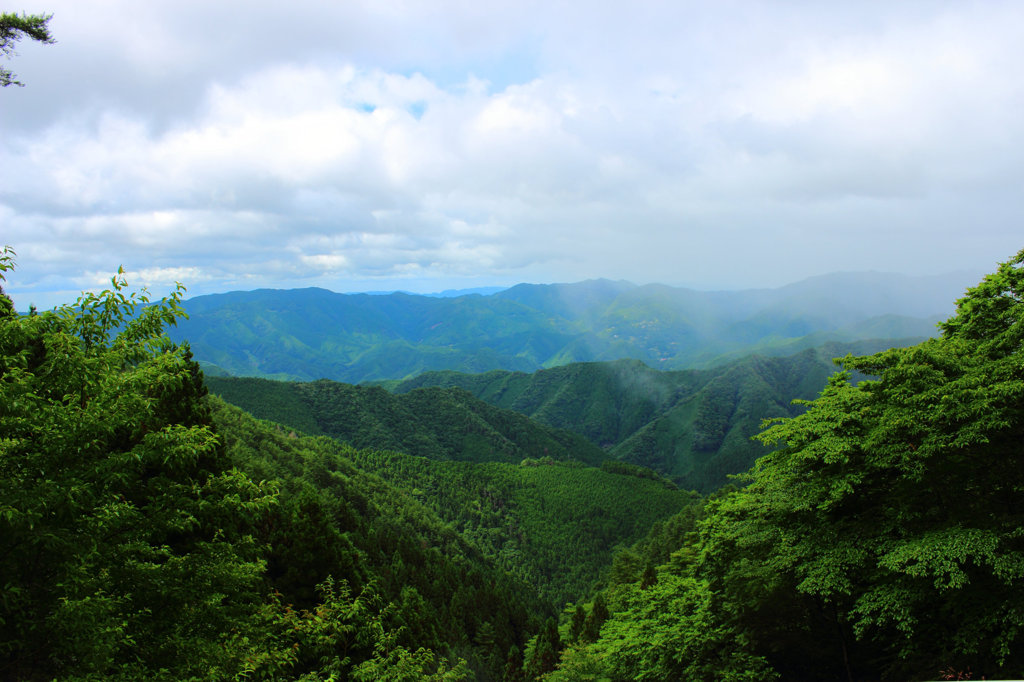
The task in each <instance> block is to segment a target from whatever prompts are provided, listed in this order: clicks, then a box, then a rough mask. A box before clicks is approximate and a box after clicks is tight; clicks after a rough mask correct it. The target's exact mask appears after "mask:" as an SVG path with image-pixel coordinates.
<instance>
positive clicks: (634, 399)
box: [385, 340, 892, 492]
mask: <svg viewBox="0 0 1024 682" xmlns="http://www.w3.org/2000/svg"><path fill="white" fill-rule="evenodd" d="M891 345H892V344H891V342H889V341H883V340H872V341H860V342H856V343H844V344H840V343H830V344H826V345H824V346H822V347H820V348H816V349H808V350H805V351H803V352H800V353H797V354H796V355H793V356H790V357H779V358H775V357H769V358H765V357H757V356H754V357H748V358H745V359H743V360H740V361H734V362H732V363H729V364H727V365H725V366H722V367H719V368H715V369H711V370H680V371H675V372H665V371H657V370H654V369H651V368H650V367H648V366H646V365H644V364H643V363H641V362H638V361H618V362H612V363H576V364H572V365H565V366H562V367H553V368H551V369H546V370H541V371H538V372H534V373H532V374H526V373H522V372H504V371H493V372H487V373H485V374H477V375H471V374H463V373H457V372H428V373H425V374H421V375H420V376H418V377H415V378H413V379H409V380H406V381H403V382H389V383H387V384H385V385H387V386H388V387H390V388H391V389H392V390H394V391H395V392H397V393H403V392H406V391H412V390H414V389H417V388H421V387H424V386H455V387H458V388H462V389H464V390H466V391H469V392H471V393H472V394H473V395H475V396H477V397H478V398H480V399H481V400H485V401H487V402H489V403H491V404H492V405H496V406H499V407H504V408H507V409H510V410H514V411H517V412H521V413H522V414H525V415H528V416H529V417H531V418H532V419H535V420H536V421H538V422H540V423H542V424H547V425H549V426H553V427H557V428H562V429H566V430H570V431H575V432H576V433H579V434H580V435H582V436H585V437H586V438H587V439H589V440H590V441H592V442H594V443H597V444H599V445H601V446H602V447H603V448H604V449H605V450H606V451H607V453H608V455H610V456H611V457H612V458H615V459H618V460H621V461H625V462H629V463H632V464H638V465H641V466H645V467H648V468H651V469H654V470H655V471H658V472H660V473H662V474H663V475H666V476H669V477H671V478H672V479H673V480H675V481H676V482H677V483H679V485H680V486H681V487H684V488H688V489H695V490H699V491H702V492H711V491H713V490H716V489H717V488H718V487H720V486H721V485H723V484H724V483H725V482H726V481H727V480H728V478H727V477H728V476H729V475H731V474H737V473H741V472H743V471H746V470H747V469H748V468H749V467H750V466H751V465H752V464H753V463H754V460H755V459H756V458H757V457H759V456H761V455H763V454H765V453H766V452H767V450H766V449H765V448H764V447H763V446H762V445H761V444H760V443H758V442H756V441H753V440H752V439H751V438H752V436H754V435H755V434H757V433H758V432H759V431H760V428H761V421H762V420H764V419H768V418H773V417H783V416H790V417H791V416H795V415H796V414H798V413H800V412H801V411H802V410H803V408H802V407H801V406H799V405H793V401H794V400H798V399H804V400H805V399H808V398H812V397H814V396H815V395H816V394H817V392H818V391H819V390H820V387H821V386H822V385H823V384H824V383H825V380H826V378H827V377H828V376H829V375H831V374H832V373H833V372H835V371H836V370H837V367H836V365H835V364H834V363H833V362H832V359H833V358H836V357H842V356H844V355H847V354H850V353H854V354H863V353H869V352H876V351H878V350H882V349H884V348H888V347H890V346H891Z"/></svg>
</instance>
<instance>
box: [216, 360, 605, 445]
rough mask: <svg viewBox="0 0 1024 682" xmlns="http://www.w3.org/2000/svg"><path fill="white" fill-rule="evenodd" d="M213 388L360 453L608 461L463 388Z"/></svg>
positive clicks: (265, 383) (565, 434) (261, 383)
mask: <svg viewBox="0 0 1024 682" xmlns="http://www.w3.org/2000/svg"><path fill="white" fill-rule="evenodd" d="M207 386H209V388H210V390H211V391H212V392H214V393H217V394H219V395H221V396H222V397H224V398H225V399H226V400H228V401H229V402H231V403H234V404H236V405H238V406H240V407H242V408H243V409H245V410H247V411H249V412H251V413H252V414H254V415H255V416H257V417H258V418H260V419H269V420H272V421H275V422H279V423H281V424H284V425H286V426H288V427H290V428H293V429H297V430H299V431H302V432H304V433H307V434H323V435H327V436H330V437H332V438H335V439H337V440H340V441H343V442H346V443H350V444H351V445H353V446H354V447H357V448H374V449H378V450H394V451H398V452H405V453H408V454H411V455H417V456H421V457H429V458H432V459H455V460H463V461H472V462H483V461H501V462H513V463H519V462H520V461H521V460H523V459H526V458H530V457H545V456H547V457H551V458H553V459H558V460H566V459H577V460H579V461H582V462H586V463H588V464H599V463H600V462H601V461H602V460H604V459H606V458H607V455H606V454H605V453H604V452H603V451H602V450H601V449H600V448H598V447H596V446H595V445H594V444H592V443H590V442H589V441H587V440H586V439H585V438H583V437H581V436H580V435H578V434H575V433H572V432H570V431H564V430H559V429H555V428H552V427H550V426H545V425H543V424H540V423H538V422H535V421H532V420H530V419H529V418H527V417H525V416H523V415H521V414H518V413H516V412H513V411H510V410H503V409H500V408H497V407H494V406H492V405H489V404H487V403H486V402H484V401H482V400H479V399H477V398H474V397H473V396H472V395H470V394H469V393H467V392H466V391H463V390H461V389H457V388H437V387H432V388H425V389H423V390H419V391H411V392H409V393H406V394H404V395H395V394H392V393H389V392H387V391H385V390H384V389H382V388H379V387H371V386H353V385H351V384H342V383H337V382H333V381H327V380H322V381H316V382H312V383H286V382H278V381H270V380H267V379H252V378H224V377H209V378H208V379H207Z"/></svg>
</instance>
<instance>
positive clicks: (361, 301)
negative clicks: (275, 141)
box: [171, 273, 973, 383]
mask: <svg viewBox="0 0 1024 682" xmlns="http://www.w3.org/2000/svg"><path fill="white" fill-rule="evenodd" d="M971 283H973V282H972V281H971V280H970V279H969V277H968V276H967V275H965V274H959V275H953V276H943V277H908V276H902V275H889V274H881V273H840V274H835V275H823V276H821V277H815V278H811V279H809V280H805V281H803V282H798V283H796V284H791V285H788V286H785V287H780V288H778V289H757V290H747V291H718V292H705V291H697V290H693V289H681V288H674V287H669V286H664V285H658V284H649V285H643V286H638V285H635V284H631V283H629V282H623V281H611V280H589V281H586V282H578V283H575V284H545V285H537V284H519V285H516V286H514V287H511V288H509V289H505V290H502V291H498V292H496V293H492V294H490V295H487V296H483V295H480V294H467V295H459V296H454V297H436V296H420V295H413V294H404V293H393V294H377V295H371V294H337V293H334V292H330V291H327V290H325V289H315V288H311V289H295V290H272V289H261V290H256V291H248V292H231V293H225V294H213V295H208V296H199V297H196V298H193V299H189V300H188V301H186V302H185V309H186V311H187V312H188V314H189V316H190V319H189V320H184V321H182V322H181V323H180V324H179V326H178V327H177V328H175V329H173V330H172V333H171V335H172V338H174V339H175V340H186V339H187V340H189V341H190V343H191V346H192V350H193V353H194V354H195V356H196V358H197V359H198V360H200V361H201V362H202V363H203V365H204V367H205V368H206V369H207V371H208V373H209V374H222V373H223V374H230V375H236V376H263V377H269V378H277V379H291V380H301V381H311V380H315V379H320V378H328V379H333V380H337V381H345V382H349V383H359V382H364V381H373V380H382V379H401V378H407V377H412V376H415V375H417V374H420V373H422V372H426V371H431V370H445V369H448V370H456V371H461V372H470V373H479V372H485V371H489V370H493V369H504V370H512V371H522V372H532V371H536V370H538V369H541V368H546V367H554V366H559V365H564V364H568V363H572V362H588V361H606V360H617V359H621V358H632V359H637V360H641V361H643V362H645V363H647V364H648V365H650V366H652V367H657V368H659V369H670V370H671V369H682V368H689V367H714V366H717V365H720V364H722V363H724V362H728V361H730V360H733V359H736V358H737V357H741V356H743V355H747V354H750V353H759V354H764V355H785V354H791V353H794V352H797V351H799V350H802V349H804V348H808V347H816V346H820V345H821V344H823V343H827V342H830V341H843V342H846V341H855V340H860V339H867V338H899V337H911V336H913V337H926V336H930V335H933V334H934V333H935V323H936V322H937V321H938V320H940V319H942V318H944V317H946V316H947V315H948V314H949V312H951V310H952V304H951V301H953V300H955V299H957V298H959V297H960V295H961V294H962V293H963V291H964V289H965V288H966V286H967V285H968V284H971Z"/></svg>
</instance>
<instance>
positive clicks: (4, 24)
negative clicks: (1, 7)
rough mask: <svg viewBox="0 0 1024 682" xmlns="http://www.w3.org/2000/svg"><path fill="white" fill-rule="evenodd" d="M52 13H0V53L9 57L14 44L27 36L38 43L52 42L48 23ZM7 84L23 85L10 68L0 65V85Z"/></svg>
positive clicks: (12, 54) (12, 52) (13, 52)
mask: <svg viewBox="0 0 1024 682" xmlns="http://www.w3.org/2000/svg"><path fill="white" fill-rule="evenodd" d="M51 18H53V15H52V14H20V15H19V14H13V13H11V12H4V13H3V14H0V54H2V55H3V56H4V57H5V58H8V59H10V58H11V57H13V56H14V55H15V54H17V53H16V52H15V51H14V46H15V45H17V44H18V42H19V41H20V40H21V39H22V38H24V37H28V38H31V39H32V40H35V41H37V42H40V43H54V42H56V41H55V40H54V39H53V36H51V35H50V28H49V26H48V24H49V23H50V19H51ZM9 85H19V86H24V85H25V84H24V83H22V82H20V81H18V80H15V77H14V74H13V73H12V72H11V71H10V69H6V68H4V67H2V66H0V86H2V87H5V88H6V87H7V86H9Z"/></svg>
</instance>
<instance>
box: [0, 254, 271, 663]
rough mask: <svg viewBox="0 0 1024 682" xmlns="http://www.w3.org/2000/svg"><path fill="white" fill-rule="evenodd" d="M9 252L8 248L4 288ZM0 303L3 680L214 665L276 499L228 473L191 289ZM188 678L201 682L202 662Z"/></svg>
mask: <svg viewBox="0 0 1024 682" xmlns="http://www.w3.org/2000/svg"><path fill="white" fill-rule="evenodd" d="M12 266H13V252H12V251H10V249H5V250H4V252H3V254H2V255H0V279H3V275H4V273H5V272H7V271H9V270H10V269H11V267H12ZM112 284H113V288H112V289H111V290H109V291H105V292H103V293H101V294H85V295H83V296H82V297H81V298H80V299H79V300H78V302H77V303H76V304H74V305H71V306H64V307H61V308H58V309H56V310H53V311H50V312H44V313H41V314H34V315H26V316H20V315H18V314H16V313H15V312H14V310H13V306H12V305H10V301H9V300H7V299H5V300H4V302H3V304H2V305H0V589H2V592H0V595H2V596H0V677H3V678H5V679H35V678H43V677H45V678H50V677H53V676H60V677H69V676H72V677H73V676H89V675H95V676H117V675H122V676H125V677H132V676H138V675H144V673H143V671H152V670H158V669H161V668H163V669H175V670H183V669H184V670H188V665H189V662H190V661H192V662H194V664H195V665H197V666H200V669H201V668H202V667H205V668H206V670H207V671H209V670H210V669H216V668H217V667H218V666H219V665H225V664H226V663H227V662H226V661H225V660H224V656H223V655H222V654H223V652H225V648H224V646H223V643H224V640H225V638H226V637H227V635H228V633H229V631H230V630H231V629H232V627H235V626H236V625H237V624H238V623H239V622H240V619H242V618H243V617H244V616H245V614H247V613H248V612H250V611H252V610H254V608H255V607H254V604H255V603H256V601H257V599H258V598H259V595H258V594H257V587H258V585H259V579H260V576H261V573H262V571H263V561H262V560H261V559H260V557H259V554H258V551H257V547H256V546H255V545H254V543H253V541H252V538H251V536H250V533H249V532H248V530H247V529H248V528H250V527H251V526H252V525H253V523H254V521H255V519H256V518H257V517H258V515H259V514H260V513H261V512H262V511H263V510H265V509H266V508H267V506H268V505H269V504H270V503H271V501H272V497H271V495H270V494H269V493H268V491H267V490H264V489H262V488H261V487H260V486H258V485H256V484H254V483H253V482H251V481H250V480H249V479H248V478H247V477H246V476H245V475H243V474H241V473H240V472H238V471H237V470H234V469H233V468H232V467H231V466H230V464H229V462H228V461H227V458H226V457H225V455H224V452H223V447H222V446H221V444H220V442H219V440H218V438H217V436H216V435H215V434H214V432H213V430H212V428H211V426H210V419H209V409H208V407H207V406H206V401H205V400H202V397H203V395H204V394H205V388H204V386H203V383H202V375H201V374H200V372H199V368H198V366H197V365H196V363H195V362H194V361H193V360H192V358H191V354H190V352H189V350H188V348H187V347H179V346H175V345H173V344H171V343H170V342H168V341H167V340H166V337H164V336H163V328H164V326H165V325H166V324H173V322H174V319H175V317H176V316H178V315H180V314H182V311H181V308H180V300H181V295H182V292H183V288H182V287H180V286H179V288H178V290H177V291H176V292H175V293H174V294H173V295H172V296H170V297H169V298H166V299H164V300H162V301H159V302H156V303H154V304H150V301H149V300H148V299H147V298H146V296H145V294H144V293H143V294H131V295H127V296H126V295H125V293H124V289H125V286H126V283H125V281H124V277H123V274H119V275H118V276H117V277H115V278H114V279H113V280H112ZM195 672H196V673H198V672H199V670H198V669H197V670H196V671H195Z"/></svg>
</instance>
